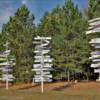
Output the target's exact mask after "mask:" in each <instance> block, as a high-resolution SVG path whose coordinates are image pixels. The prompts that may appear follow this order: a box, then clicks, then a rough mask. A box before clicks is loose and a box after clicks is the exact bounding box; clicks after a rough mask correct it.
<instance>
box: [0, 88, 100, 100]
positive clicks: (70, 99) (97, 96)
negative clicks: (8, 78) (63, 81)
mask: <svg viewBox="0 0 100 100" xmlns="http://www.w3.org/2000/svg"><path fill="white" fill-rule="evenodd" d="M74 92H75V91H74ZM0 100H100V92H96V91H91V90H88V91H81V92H80V93H73V91H72V93H71V92H70V93H69V92H68V91H49V92H45V93H44V94H41V93H39V92H37V93H36V92H34V91H33V90H4V89H0Z"/></svg>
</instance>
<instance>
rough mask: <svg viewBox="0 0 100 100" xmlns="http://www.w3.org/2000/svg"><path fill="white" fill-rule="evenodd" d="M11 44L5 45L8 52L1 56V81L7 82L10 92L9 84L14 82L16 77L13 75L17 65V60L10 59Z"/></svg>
mask: <svg viewBox="0 0 100 100" xmlns="http://www.w3.org/2000/svg"><path fill="white" fill-rule="evenodd" d="M8 45H9V42H8V41H7V42H6V44H5V45H4V46H5V47H6V50H5V51H4V52H3V53H1V54H0V70H1V72H2V75H1V78H0V80H1V81H5V82H6V89H7V90H8V87H9V82H12V81H13V80H14V76H13V74H12V72H13V69H12V67H13V65H15V63H14V61H15V58H13V57H12V58H11V59H10V52H11V50H9V48H8Z"/></svg>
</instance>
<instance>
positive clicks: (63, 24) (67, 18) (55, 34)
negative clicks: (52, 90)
mask: <svg viewBox="0 0 100 100" xmlns="http://www.w3.org/2000/svg"><path fill="white" fill-rule="evenodd" d="M86 27H87V22H86V21H85V19H84V18H83V17H82V13H81V12H80V11H79V9H78V7H77V6H76V5H74V3H73V2H72V0H67V1H66V3H65V4H64V6H63V7H61V8H60V7H59V6H57V7H56V8H54V9H53V10H52V12H51V13H49V12H46V13H45V15H44V16H43V18H42V20H41V23H40V25H39V27H38V32H40V34H41V35H44V34H45V35H47V36H51V37H52V53H51V55H52V56H53V58H54V68H55V69H60V71H61V69H62V70H64V71H70V72H82V71H83V69H84V65H86V66H87V64H86V62H87V61H88V56H89V45H88V41H87V38H86V36H85V30H86ZM43 33H44V34H43ZM54 74H55V76H57V75H58V74H59V71H58V74H57V72H54ZM60 74H61V73H60ZM61 76H62V75H61ZM65 76H66V75H65Z"/></svg>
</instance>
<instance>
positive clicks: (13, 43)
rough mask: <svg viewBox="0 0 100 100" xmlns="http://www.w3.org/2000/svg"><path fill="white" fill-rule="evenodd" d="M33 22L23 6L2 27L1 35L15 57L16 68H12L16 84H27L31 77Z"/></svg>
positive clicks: (32, 17)
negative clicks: (8, 43)
mask: <svg viewBox="0 0 100 100" xmlns="http://www.w3.org/2000/svg"><path fill="white" fill-rule="evenodd" d="M33 21H34V16H33V15H32V14H30V12H29V10H28V8H27V7H26V6H25V5H23V6H22V7H20V8H18V10H17V12H16V13H15V15H14V16H13V17H10V20H9V22H8V23H7V24H5V25H4V26H3V30H2V33H3V34H5V37H6V38H7V39H8V41H9V42H10V49H11V51H12V54H13V55H15V57H16V66H15V67H14V76H15V78H16V82H29V81H30V80H31V77H32V73H31V69H32V64H33V57H32V45H31V44H32V38H33V36H34V32H35V25H34V24H33Z"/></svg>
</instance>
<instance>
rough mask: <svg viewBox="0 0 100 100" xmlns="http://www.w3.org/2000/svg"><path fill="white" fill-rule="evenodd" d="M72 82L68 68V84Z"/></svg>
mask: <svg viewBox="0 0 100 100" xmlns="http://www.w3.org/2000/svg"><path fill="white" fill-rule="evenodd" d="M69 83H70V72H69V70H68V84H69Z"/></svg>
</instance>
